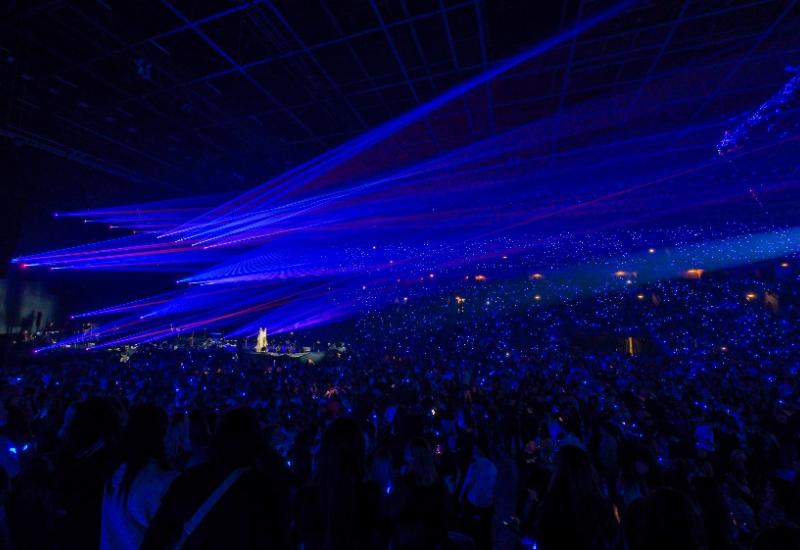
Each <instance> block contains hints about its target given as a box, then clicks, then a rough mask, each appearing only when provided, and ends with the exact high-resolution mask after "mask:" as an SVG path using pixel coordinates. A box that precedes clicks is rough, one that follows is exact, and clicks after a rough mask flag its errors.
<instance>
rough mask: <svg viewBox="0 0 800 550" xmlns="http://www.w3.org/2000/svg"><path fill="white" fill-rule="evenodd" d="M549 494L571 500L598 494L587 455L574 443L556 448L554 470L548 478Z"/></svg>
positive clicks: (598, 490)
mask: <svg viewBox="0 0 800 550" xmlns="http://www.w3.org/2000/svg"><path fill="white" fill-rule="evenodd" d="M549 492H550V493H551V494H559V495H561V496H562V497H565V498H568V499H570V500H571V501H573V502H577V501H578V500H580V499H581V498H582V497H584V496H598V495H600V494H601V492H600V484H599V480H598V477H597V472H596V471H595V469H594V466H592V462H591V461H590V460H589V455H587V454H586V452H585V451H584V450H583V449H581V448H580V447H577V446H575V445H565V446H563V447H561V448H560V449H559V450H558V455H557V457H556V470H555V473H554V474H553V477H552V479H551V480H550V490H549Z"/></svg>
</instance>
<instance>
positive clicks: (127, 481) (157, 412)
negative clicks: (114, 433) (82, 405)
mask: <svg viewBox="0 0 800 550" xmlns="http://www.w3.org/2000/svg"><path fill="white" fill-rule="evenodd" d="M166 433H167V413H165V412H164V410H163V409H161V408H160V407H157V406H156V405H151V404H145V405H136V406H134V407H133V408H132V409H131V410H130V414H129V415H128V423H127V424H126V425H125V432H124V434H123V438H122V461H123V462H124V463H125V464H126V465H127V466H126V468H125V475H124V476H123V478H122V491H123V493H127V492H128V491H129V490H130V486H131V483H133V480H134V478H135V477H136V474H137V473H139V470H140V469H141V468H142V466H144V465H145V464H146V463H147V462H148V461H149V460H155V461H156V462H158V463H159V465H160V466H162V467H164V468H165V467H166V458H165V456H164V436H165V435H166Z"/></svg>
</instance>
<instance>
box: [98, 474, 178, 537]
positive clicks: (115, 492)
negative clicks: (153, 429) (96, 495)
mask: <svg viewBox="0 0 800 550" xmlns="http://www.w3.org/2000/svg"><path fill="white" fill-rule="evenodd" d="M125 468H126V465H125V464H123V465H122V466H120V467H119V468H117V471H116V472H114V475H113V476H112V477H111V482H110V483H111V491H105V492H104V493H103V521H102V524H101V527H100V548H101V550H106V549H108V550H112V549H114V550H137V549H138V548H139V546H141V544H142V539H143V538H144V533H145V531H146V530H147V526H148V525H150V520H152V519H153V516H155V515H156V511H157V510H158V506H159V504H161V497H162V496H164V493H165V492H166V491H167V489H168V488H169V485H170V483H172V480H173V479H175V478H176V477H177V475H178V474H177V472H171V471H165V470H162V469H161V467H160V466H159V465H158V464H157V463H156V461H154V460H151V461H149V462H148V463H147V464H145V465H144V466H143V467H142V469H141V470H139V473H137V474H136V477H135V478H134V479H133V482H132V483H131V486H130V490H129V491H128V495H127V498H125V499H123V495H122V487H121V484H122V477H123V475H124V474H125Z"/></svg>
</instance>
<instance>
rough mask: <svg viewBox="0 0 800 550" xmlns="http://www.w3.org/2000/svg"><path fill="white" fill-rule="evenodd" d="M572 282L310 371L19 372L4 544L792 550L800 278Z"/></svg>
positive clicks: (796, 529) (365, 319)
mask: <svg viewBox="0 0 800 550" xmlns="http://www.w3.org/2000/svg"><path fill="white" fill-rule="evenodd" d="M560 284H561V283H559V282H557V281H555V280H551V279H548V278H547V277H546V276H543V277H540V278H536V277H533V278H531V279H529V280H526V281H525V282H524V283H514V284H512V283H505V282H503V283H501V282H497V283H495V282H493V281H483V282H480V283H476V282H475V281H470V282H469V283H467V282H460V283H458V284H456V283H453V286H452V287H441V288H440V289H439V290H440V292H439V294H437V295H436V296H427V297H425V296H422V295H420V296H415V295H413V294H412V295H411V296H410V298H408V299H399V300H398V302H397V303H396V304H394V305H392V306H390V307H388V308H382V309H380V310H374V311H370V312H367V313H366V314H365V315H363V316H362V318H361V319H360V320H359V321H358V323H357V324H356V327H355V330H354V331H353V339H352V342H350V343H349V345H348V346H347V351H341V350H339V351H331V352H329V353H328V354H327V357H326V358H325V359H324V360H322V361H319V362H318V363H317V364H312V363H307V362H306V363H304V362H303V361H297V360H294V359H289V358H280V357H272V356H265V355H262V356H253V355H251V354H249V353H246V352H245V351H244V350H241V349H240V350H238V351H237V350H232V349H216V350H215V349H199V348H192V347H188V346H178V347H177V349H173V348H170V349H164V348H160V347H155V346H139V347H138V348H137V349H136V350H135V351H134V350H128V351H126V352H125V353H124V354H123V353H122V352H120V351H113V350H112V351H105V352H90V353H83V352H82V353H73V354H64V353H53V354H48V355H44V356H43V357H35V358H34V357H30V358H27V359H25V360H23V361H22V362H21V364H19V365H16V366H10V367H8V368H5V369H3V370H2V371H0V372H2V376H3V378H4V379H5V383H4V384H3V385H2V386H1V387H0V425H1V426H0V546H4V547H8V548H14V549H27V548H81V549H84V548H96V547H98V546H99V547H101V548H145V549H149V548H251V547H253V548H303V549H317V548H319V549H337V550H338V549H342V550H358V549H366V548H369V549H372V548H376V549H380V548H393V549H401V548H402V549H411V548H424V549H428V548H429V549H437V548H442V549H444V548H481V549H482V548H493V547H496V548H502V547H505V546H503V545H513V546H515V547H517V548H528V549H532V548H539V549H545V550H548V549H559V550H560V549H564V550H572V549H609V550H611V549H623V548H628V549H632V550H639V549H642V550H644V549H656V550H657V549H662V548H663V549H667V548H669V549H676V548H686V549H698V550H699V549H707V550H718V549H719V550H723V549H725V550H727V549H731V550H735V549H749V548H753V549H759V550H761V549H767V548H769V549H776V550H779V549H783V548H787V549H788V548H800V476H798V472H799V471H800V429H799V428H800V410H799V409H800V378H798V368H799V367H800V354H799V353H798V344H797V342H798V337H799V336H800V324H799V323H798V321H800V319H798V313H800V309H799V308H798V305H797V303H798V302H797V296H798V283H797V281H796V280H795V279H794V278H793V277H783V278H782V279H775V280H770V282H769V284H768V285H767V284H766V283H765V282H764V279H763V278H756V277H752V276H750V275H743V274H738V275H736V276H733V275H732V276H724V277H723V276H720V277H716V278H714V277H711V278H709V277H702V278H700V280H679V279H678V280H670V281H662V282H658V283H652V284H650V285H637V284H636V283H635V281H634V282H633V283H631V284H629V283H627V282H626V281H625V280H622V281H612V282H611V283H610V285H613V286H610V287H609V288H608V289H605V290H604V291H603V292H599V293H594V294H591V295H589V296H573V295H570V297H569V298H568V299H563V300H561V299H559V298H558V297H559V296H561V295H563V294H564V293H565V289H564V288H562V287H560V286H559V285H560ZM767 287H769V288H767ZM537 296H538V298H537ZM501 478H505V479H508V480H510V483H509V485H510V486H511V488H512V490H511V491H509V492H503V491H501V490H500V484H501V483H500V480H501ZM502 499H508V502H503V501H502ZM501 509H502V510H504V511H505V510H507V511H508V512H509V513H508V514H501V513H500V512H499V510H501ZM508 541H512V542H508Z"/></svg>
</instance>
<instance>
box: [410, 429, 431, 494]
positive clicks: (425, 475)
mask: <svg viewBox="0 0 800 550" xmlns="http://www.w3.org/2000/svg"><path fill="white" fill-rule="evenodd" d="M405 462H406V466H407V467H408V473H410V474H411V475H412V476H413V477H414V480H415V481H416V483H418V484H420V485H422V486H425V487H427V486H429V485H432V484H433V482H434V481H436V477H437V473H436V463H435V462H434V458H433V451H432V450H431V446H430V444H429V443H428V441H427V440H425V439H423V438H421V437H415V438H414V439H412V440H411V441H410V442H409V443H408V445H407V446H406V451H405Z"/></svg>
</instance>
